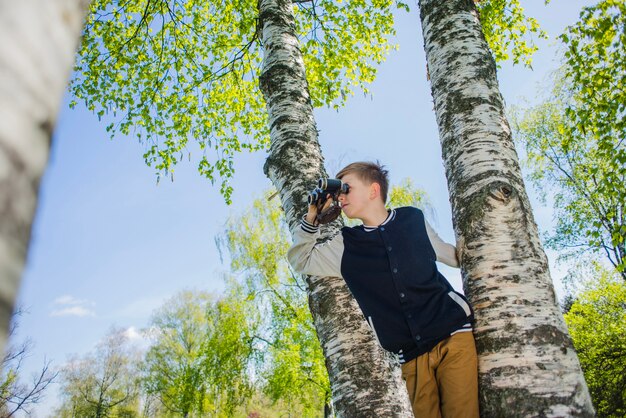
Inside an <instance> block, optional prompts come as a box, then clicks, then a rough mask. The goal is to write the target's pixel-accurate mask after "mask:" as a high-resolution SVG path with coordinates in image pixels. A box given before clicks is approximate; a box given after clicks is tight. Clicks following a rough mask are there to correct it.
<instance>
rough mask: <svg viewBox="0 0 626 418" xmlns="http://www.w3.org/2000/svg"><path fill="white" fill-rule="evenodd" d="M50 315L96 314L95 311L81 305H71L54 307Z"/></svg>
mask: <svg viewBox="0 0 626 418" xmlns="http://www.w3.org/2000/svg"><path fill="white" fill-rule="evenodd" d="M50 316H96V313H95V312H94V311H92V310H89V309H87V308H85V307H82V306H71V307H69V308H63V309H56V310H54V311H52V312H51V313H50Z"/></svg>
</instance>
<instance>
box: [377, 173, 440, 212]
mask: <svg viewBox="0 0 626 418" xmlns="http://www.w3.org/2000/svg"><path fill="white" fill-rule="evenodd" d="M387 206H388V207H390V208H397V207H401V206H415V207H417V208H420V209H422V210H429V209H430V204H429V203H428V197H427V196H426V193H425V192H424V191H423V190H420V189H417V188H415V186H414V184H413V181H412V180H411V179H409V178H406V179H404V180H402V182H401V183H400V185H398V186H392V187H391V190H389V196H388V199H387Z"/></svg>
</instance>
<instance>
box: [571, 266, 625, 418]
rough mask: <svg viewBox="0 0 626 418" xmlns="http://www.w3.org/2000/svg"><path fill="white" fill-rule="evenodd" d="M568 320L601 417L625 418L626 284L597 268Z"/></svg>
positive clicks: (615, 276) (577, 299)
mask: <svg viewBox="0 0 626 418" xmlns="http://www.w3.org/2000/svg"><path fill="white" fill-rule="evenodd" d="M594 270H595V277H593V276H592V277H593V278H592V279H591V280H588V281H587V285H586V289H585V290H584V291H583V292H581V293H580V294H579V295H578V296H577V298H576V299H575V301H574V303H573V304H572V306H571V308H570V310H569V312H568V313H567V314H565V321H566V322H567V326H568V328H569V332H570V335H571V337H572V340H573V343H574V347H575V348H576V351H577V353H578V358H579V359H580V363H581V366H582V368H583V371H584V373H585V380H586V381H587V385H588V387H589V391H590V393H591V397H592V399H593V402H594V405H595V407H596V409H597V415H598V417H616V418H617V417H623V416H626V283H625V282H624V281H622V280H620V279H619V277H617V275H615V274H612V273H611V272H609V271H607V270H604V269H602V268H601V267H600V266H599V265H598V264H596V265H595V268H594Z"/></svg>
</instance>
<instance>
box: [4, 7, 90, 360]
mask: <svg viewBox="0 0 626 418" xmlns="http://www.w3.org/2000/svg"><path fill="white" fill-rule="evenodd" d="M88 4H89V2H88V1H87V0H19V1H18V0H0V352H3V351H4V346H5V343H6V338H7V330H8V325H9V320H10V317H11V313H12V312H13V306H14V303H15V297H16V294H17V291H18V288H19V283H20V279H21V275H22V270H23V268H24V263H25V259H26V253H27V250H28V242H29V240H30V231H31V226H32V222H33V217H34V214H35V209H36V207H37V193H38V190H39V180H40V178H41V176H42V174H43V171H44V169H45V167H46V163H47V161H48V153H49V150H50V142H51V139H52V130H53V128H54V124H55V121H56V117H57V113H58V110H59V105H60V103H61V98H62V96H63V92H64V90H65V87H66V83H67V80H68V78H69V75H70V70H71V67H72V64H73V62H74V55H75V53H76V48H77V46H78V39H79V35H80V31H81V29H82V25H83V19H84V17H85V13H86V11H87V6H88Z"/></svg>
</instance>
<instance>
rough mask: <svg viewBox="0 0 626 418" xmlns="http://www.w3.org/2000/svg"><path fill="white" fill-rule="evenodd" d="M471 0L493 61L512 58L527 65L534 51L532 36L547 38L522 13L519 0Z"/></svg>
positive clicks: (537, 25) (533, 21) (531, 18)
mask: <svg viewBox="0 0 626 418" xmlns="http://www.w3.org/2000/svg"><path fill="white" fill-rule="evenodd" d="M474 1H475V3H476V8H477V9H478V12H479V16H480V23H481V26H482V28H483V33H484V35H485V39H486V41H487V43H488V44H489V48H490V49H491V52H492V54H493V56H494V58H495V60H496V62H502V61H507V60H509V59H512V60H513V63H514V64H520V63H521V64H523V65H525V66H527V67H530V66H531V62H532V55H533V54H534V53H535V52H536V51H537V46H536V45H535V42H534V40H533V36H535V37H537V38H547V35H546V34H545V32H544V31H542V30H541V28H540V27H539V23H538V22H537V20H536V19H535V18H533V17H529V16H526V14H525V11H524V9H523V7H522V6H521V5H520V2H519V0H474ZM546 3H548V1H546Z"/></svg>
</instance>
